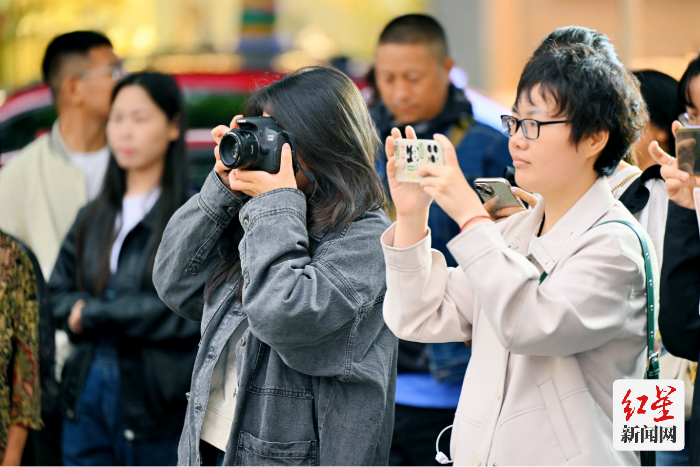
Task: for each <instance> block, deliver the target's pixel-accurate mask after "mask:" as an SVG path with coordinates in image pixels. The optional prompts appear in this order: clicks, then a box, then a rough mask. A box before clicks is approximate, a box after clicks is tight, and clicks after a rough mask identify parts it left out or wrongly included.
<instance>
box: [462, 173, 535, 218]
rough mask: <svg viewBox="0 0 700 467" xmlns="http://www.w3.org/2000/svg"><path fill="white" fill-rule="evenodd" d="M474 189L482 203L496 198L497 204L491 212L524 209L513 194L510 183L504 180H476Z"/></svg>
mask: <svg viewBox="0 0 700 467" xmlns="http://www.w3.org/2000/svg"><path fill="white" fill-rule="evenodd" d="M474 188H475V189H476V192H477V194H478V195H479V197H480V198H481V201H482V202H483V203H486V202H487V201H490V200H492V199H494V198H495V197H496V196H498V202H497V203H496V205H495V206H494V207H493V209H492V212H498V211H500V210H501V209H503V208H522V209H525V205H524V204H523V202H522V201H520V199H519V198H518V197H517V196H515V195H514V194H513V191H512V190H511V186H510V183H508V180H506V179H505V178H477V179H476V180H474Z"/></svg>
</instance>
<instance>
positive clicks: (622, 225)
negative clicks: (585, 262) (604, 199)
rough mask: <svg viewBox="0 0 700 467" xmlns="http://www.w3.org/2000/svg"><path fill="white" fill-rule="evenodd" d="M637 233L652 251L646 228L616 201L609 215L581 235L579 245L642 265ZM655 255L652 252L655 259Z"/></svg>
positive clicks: (606, 214)
mask: <svg viewBox="0 0 700 467" xmlns="http://www.w3.org/2000/svg"><path fill="white" fill-rule="evenodd" d="M637 233H639V235H640V236H641V237H642V238H643V239H644V240H645V243H646V244H647V247H648V248H649V249H652V248H653V247H652V246H651V245H652V242H651V239H650V238H649V235H648V234H647V232H646V230H645V229H644V227H642V225H641V224H640V223H639V222H638V221H637V219H636V218H635V217H634V216H633V215H632V214H630V212H629V210H628V209H627V208H626V207H625V206H624V205H623V204H622V203H621V202H620V201H615V203H614V204H613V205H612V207H611V208H610V209H609V210H608V211H607V213H605V214H604V215H603V216H602V217H601V218H600V219H599V220H598V221H597V222H595V223H594V224H593V225H592V226H591V227H590V228H589V229H588V230H586V231H585V232H584V233H583V234H582V235H581V237H580V238H579V243H580V244H581V245H586V246H594V247H596V248H603V249H606V250H610V251H616V252H619V253H620V254H621V255H624V256H627V257H628V258H630V259H633V260H634V261H635V262H637V263H640V264H642V256H641V253H642V247H641V241H640V239H639V237H638V236H637ZM655 253H656V252H651V254H653V255H654V257H655V256H656V254H655Z"/></svg>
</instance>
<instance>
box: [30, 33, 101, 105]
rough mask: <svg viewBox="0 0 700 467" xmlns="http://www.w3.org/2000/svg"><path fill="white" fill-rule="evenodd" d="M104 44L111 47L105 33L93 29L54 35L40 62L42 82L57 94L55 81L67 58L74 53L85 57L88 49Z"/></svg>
mask: <svg viewBox="0 0 700 467" xmlns="http://www.w3.org/2000/svg"><path fill="white" fill-rule="evenodd" d="M104 45H106V46H109V47H112V43H111V42H110V41H109V39H108V38H107V37H106V36H105V35H103V34H100V33H99V32H94V31H73V32H69V33H67V34H62V35H60V36H57V37H55V38H54V39H53V40H52V41H51V43H50V44H49V46H48V47H47V48H46V53H45V54H44V61H43V62H42V63H41V71H42V74H43V77H44V82H45V83H46V84H47V85H48V86H49V88H51V92H52V93H53V95H54V96H57V95H58V91H59V89H60V83H57V82H56V78H57V77H58V74H59V72H60V71H61V68H62V67H63V64H64V63H65V61H66V59H67V58H69V57H71V56H75V55H79V56H84V57H86V56H87V54H88V52H89V51H90V49H92V48H93V47H99V46H104Z"/></svg>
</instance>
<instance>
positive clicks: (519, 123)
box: [501, 115, 571, 141]
mask: <svg viewBox="0 0 700 467" xmlns="http://www.w3.org/2000/svg"><path fill="white" fill-rule="evenodd" d="M511 118H512V119H513V120H515V130H514V131H513V134H512V135H509V134H508V132H506V127H505V125H506V120H510V119H511ZM528 120H529V121H532V122H535V123H537V136H535V137H534V138H530V137H529V136H528V135H526V134H525V127H523V126H522V122H525V121H528ZM555 123H571V120H557V121H555V122H541V121H539V120H535V119H534V118H523V119H522V120H521V119H519V118H516V117H513V116H512V115H501V129H502V131H503V133H505V134H506V135H508V136H515V134H516V133H517V132H518V128H523V136H524V137H525V138H527V139H529V140H531V141H534V140H536V139H538V138H539V137H540V127H541V126H542V125H554V124H555Z"/></svg>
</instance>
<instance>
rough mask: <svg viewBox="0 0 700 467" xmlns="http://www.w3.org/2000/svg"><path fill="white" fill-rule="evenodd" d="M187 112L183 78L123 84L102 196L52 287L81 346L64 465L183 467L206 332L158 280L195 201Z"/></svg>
mask: <svg viewBox="0 0 700 467" xmlns="http://www.w3.org/2000/svg"><path fill="white" fill-rule="evenodd" d="M183 118H184V115H183V105H182V100H181V96H180V91H179V90H178V87H177V84H176V83H175V80H174V79H173V78H172V77H171V76H168V75H163V74H160V73H138V74H134V75H130V76H128V77H126V78H124V79H123V80H122V81H120V82H119V83H117V85H116V86H115V88H114V91H113V94H112V108H111V111H110V115H109V120H108V122H107V141H108V143H109V147H110V150H111V152H112V156H113V157H112V158H111V159H110V161H109V166H108V168H107V174H106V176H105V181H104V185H103V188H102V192H101V193H100V195H99V196H98V197H97V199H96V200H95V201H93V202H92V203H90V204H88V205H87V206H86V207H85V208H83V209H82V210H81V211H80V212H79V214H78V217H77V219H76V221H75V223H74V224H73V227H72V228H71V230H70V231H69V233H68V235H67V237H66V239H65V240H64V242H63V245H62V247H61V251H60V253H59V256H58V260H57V262H56V266H55V267H54V270H53V273H52V274H51V279H50V281H49V290H50V292H51V299H52V302H53V307H54V315H55V316H56V319H57V322H58V323H59V325H60V326H61V327H62V328H64V329H66V330H67V331H68V333H69V336H70V338H71V341H72V342H73V343H74V344H75V345H74V347H73V349H72V352H71V355H70V356H69V358H68V360H67V361H66V364H65V366H64V368H63V379H62V387H61V399H62V400H61V406H62V408H63V415H64V422H63V440H62V451H63V461H64V464H65V465H175V462H176V461H177V442H178V439H179V436H178V434H179V427H180V426H181V424H182V421H183V419H184V415H185V407H186V404H187V400H186V398H185V395H184V393H185V391H186V390H187V387H188V382H189V381H188V380H189V372H190V371H191V369H192V365H193V363H194V357H195V354H196V349H197V342H198V340H199V327H198V326H197V324H196V323H192V322H189V321H187V320H185V319H183V318H181V317H179V316H177V315H175V314H173V313H172V312H171V311H170V310H169V309H168V307H167V306H165V304H164V303H163V302H162V301H161V300H160V299H159V298H158V295H157V294H156V291H155V289H154V287H153V281H152V280H151V275H152V270H153V261H154V258H155V253H156V250H157V248H158V244H159V242H160V238H161V235H162V234H163V230H164V229H165V225H166V224H167V222H168V219H169V218H170V216H171V215H172V214H173V213H174V212H175V211H176V210H177V209H178V208H179V207H180V206H181V205H182V204H183V203H184V202H185V201H186V199H187V196H188V191H189V188H188V177H187V157H186V154H185V141H184V128H183V124H182V122H183Z"/></svg>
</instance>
